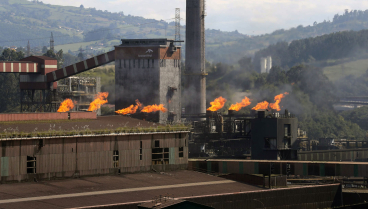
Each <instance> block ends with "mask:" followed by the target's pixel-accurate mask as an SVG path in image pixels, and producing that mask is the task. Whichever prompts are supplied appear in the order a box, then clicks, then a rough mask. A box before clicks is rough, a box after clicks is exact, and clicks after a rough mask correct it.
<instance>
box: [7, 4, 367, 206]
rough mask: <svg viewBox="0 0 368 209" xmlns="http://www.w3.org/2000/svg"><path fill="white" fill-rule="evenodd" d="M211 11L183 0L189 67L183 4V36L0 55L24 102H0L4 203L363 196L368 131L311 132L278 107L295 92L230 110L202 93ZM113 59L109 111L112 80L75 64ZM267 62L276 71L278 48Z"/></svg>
mask: <svg viewBox="0 0 368 209" xmlns="http://www.w3.org/2000/svg"><path fill="white" fill-rule="evenodd" d="M206 12H207V11H206V1H205V0H186V34H185V47H186V48H185V70H183V66H182V64H183V63H184V62H183V58H182V52H184V49H183V48H182V46H181V43H182V42H184V41H183V40H181V38H180V19H181V18H180V10H178V9H177V10H176V15H177V16H176V21H177V22H176V26H177V28H176V32H177V34H176V38H175V39H167V38H156V39H141V38H137V39H121V42H120V44H119V45H116V46H115V47H114V50H111V51H108V52H106V53H103V54H100V55H98V56H94V57H91V58H88V59H85V60H82V61H80V62H77V63H74V64H72V65H69V66H66V67H61V68H60V67H59V68H58V62H57V60H56V59H54V58H50V57H46V56H28V57H26V58H24V59H22V60H20V61H17V62H15V61H14V62H12V61H6V62H0V72H1V73H19V74H20V76H19V78H20V79H19V83H20V94H21V97H20V101H21V107H20V110H19V112H16V113H3V114H0V128H1V129H3V130H4V132H2V133H0V138H1V145H0V146H1V149H0V155H1V162H0V168H1V173H0V174H1V175H0V177H1V187H2V188H1V187H0V193H1V194H2V195H1V198H0V208H129V209H130V208H216V209H222V208H275V209H276V208H347V207H345V206H346V205H355V204H360V205H359V206H356V207H355V206H352V207H351V208H364V207H367V204H366V203H364V202H362V201H360V200H363V199H364V200H365V199H367V197H368V196H367V195H366V194H367V193H366V189H363V188H367V186H368V179H367V169H368V168H367V166H368V164H367V161H368V160H367V159H368V145H367V144H368V143H367V142H365V141H335V140H333V139H321V140H320V141H318V142H316V141H313V140H310V139H308V133H307V132H305V131H304V130H302V129H301V128H300V126H299V123H298V119H297V117H296V116H295V115H294V113H293V112H290V111H289V110H288V109H287V105H286V104H285V107H282V102H283V100H284V99H285V98H287V97H288V96H289V93H288V92H279V94H278V95H274V99H273V101H262V102H259V103H256V102H254V101H255V100H254V98H252V96H248V97H243V99H242V101H241V102H239V103H235V104H232V105H231V106H230V107H229V108H227V109H226V110H225V103H226V101H227V96H228V95H222V96H220V97H218V98H216V99H215V100H214V101H211V102H207V101H206V98H207V97H206V77H207V76H208V73H207V72H206V66H205V62H206V56H205V55H206V53H205V19H206V15H207V13H206ZM178 15H179V16H178ZM109 63H113V64H114V66H115V79H114V80H115V84H114V86H115V103H114V107H115V110H114V113H115V114H114V115H107V116H101V107H102V106H103V105H104V104H107V103H108V96H109V94H111V93H112V92H103V91H102V88H101V78H99V77H84V76H78V74H80V73H83V72H86V71H89V70H91V69H94V68H97V67H99V66H103V65H106V64H109ZM260 64H261V69H260V72H261V73H269V72H270V70H271V68H272V57H271V56H269V57H266V58H261V63H260ZM208 104H210V105H208ZM246 107H248V108H252V110H251V111H250V112H249V113H246V114H243V113H242V112H240V110H242V109H243V108H246ZM349 144H350V145H352V144H360V145H361V146H360V147H361V148H357V147H358V146H353V147H350V146H349ZM340 145H341V146H342V145H344V146H345V147H346V149H339V146H340ZM353 148H354V149H353ZM348 187H353V188H356V190H354V193H352V192H350V191H345V189H346V188H348ZM354 195H358V196H359V198H360V200H356V199H357V197H354ZM367 201H368V200H367Z"/></svg>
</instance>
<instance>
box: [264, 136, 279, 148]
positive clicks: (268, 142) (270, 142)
mask: <svg viewBox="0 0 368 209" xmlns="http://www.w3.org/2000/svg"><path fill="white" fill-rule="evenodd" d="M264 141H265V144H264V148H265V149H276V148H277V141H276V139H274V138H265V139H264Z"/></svg>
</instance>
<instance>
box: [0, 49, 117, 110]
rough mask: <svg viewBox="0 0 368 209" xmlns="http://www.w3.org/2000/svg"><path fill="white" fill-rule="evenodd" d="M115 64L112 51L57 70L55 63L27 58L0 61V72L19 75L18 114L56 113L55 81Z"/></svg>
mask: <svg viewBox="0 0 368 209" xmlns="http://www.w3.org/2000/svg"><path fill="white" fill-rule="evenodd" d="M113 61H115V50H114V51H110V52H108V53H105V54H101V55H98V56H95V57H92V58H90V59H87V60H84V61H81V62H78V63H75V64H73V65H70V66H67V67H64V68H61V69H57V60H56V59H53V58H50V57H45V56H29V57H26V58H24V59H22V60H20V61H17V62H0V73H20V76H19V83H20V90H21V98H20V100H21V112H56V108H57V107H58V105H59V104H58V103H56V102H53V101H55V97H56V89H57V82H56V81H58V80H60V79H64V78H67V77H70V76H73V75H76V74H78V73H82V72H84V71H87V70H90V69H93V68H96V67H99V66H101V65H104V64H107V63H109V62H113Z"/></svg>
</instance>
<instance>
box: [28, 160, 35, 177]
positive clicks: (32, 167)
mask: <svg viewBox="0 0 368 209" xmlns="http://www.w3.org/2000/svg"><path fill="white" fill-rule="evenodd" d="M27 173H36V158H35V157H32V156H27Z"/></svg>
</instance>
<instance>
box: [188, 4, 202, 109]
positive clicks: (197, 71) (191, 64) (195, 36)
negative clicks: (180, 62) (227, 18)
mask: <svg viewBox="0 0 368 209" xmlns="http://www.w3.org/2000/svg"><path fill="white" fill-rule="evenodd" d="M205 5H206V4H205V0H187V13H186V40H185V42H186V48H185V73H184V74H185V91H184V95H183V99H184V102H185V113H186V114H198V113H206V75H207V74H206V68H205V27H204V23H205V16H206V12H205Z"/></svg>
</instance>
